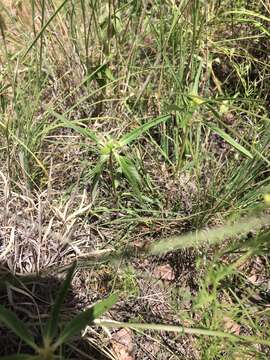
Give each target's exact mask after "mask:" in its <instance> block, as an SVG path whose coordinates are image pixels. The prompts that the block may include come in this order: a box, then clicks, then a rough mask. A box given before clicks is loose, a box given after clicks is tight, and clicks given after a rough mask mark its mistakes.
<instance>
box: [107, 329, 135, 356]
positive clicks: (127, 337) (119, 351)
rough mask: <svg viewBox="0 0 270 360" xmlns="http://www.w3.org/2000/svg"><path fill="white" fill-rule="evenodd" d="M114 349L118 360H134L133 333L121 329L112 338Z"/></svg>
mask: <svg viewBox="0 0 270 360" xmlns="http://www.w3.org/2000/svg"><path fill="white" fill-rule="evenodd" d="M111 343H112V349H113V351H114V353H115V355H116V356H117V359H118V360H134V358H133V356H132V353H133V349H134V344H133V333H132V330H130V329H121V330H119V331H117V332H116V333H115V334H114V335H113V337H112V341H111Z"/></svg>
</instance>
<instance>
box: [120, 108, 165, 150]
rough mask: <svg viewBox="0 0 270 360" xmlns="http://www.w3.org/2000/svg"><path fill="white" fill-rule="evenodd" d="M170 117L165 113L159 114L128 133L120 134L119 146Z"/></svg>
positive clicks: (126, 143)
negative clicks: (163, 114)
mask: <svg viewBox="0 0 270 360" xmlns="http://www.w3.org/2000/svg"><path fill="white" fill-rule="evenodd" d="M170 118H171V116H169V115H165V116H160V117H157V118H155V119H152V120H150V121H148V122H147V123H145V124H143V125H141V126H139V127H137V128H136V129H134V130H132V131H130V132H129V133H128V134H125V135H124V136H122V138H121V139H120V140H119V143H120V144H121V146H125V145H128V144H130V143H131V142H132V141H133V140H136V139H138V138H139V137H140V136H141V135H142V134H143V133H144V132H146V131H147V130H149V129H151V128H152V127H154V126H156V125H158V124H161V123H163V122H165V121H167V120H169V119H170Z"/></svg>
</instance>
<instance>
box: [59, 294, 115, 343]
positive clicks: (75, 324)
mask: <svg viewBox="0 0 270 360" xmlns="http://www.w3.org/2000/svg"><path fill="white" fill-rule="evenodd" d="M117 301H118V295H117V294H116V293H114V294H112V295H110V296H109V297H108V298H106V299H104V300H102V301H100V302H99V303H97V304H96V305H94V306H93V307H91V308H90V309H87V310H86V311H84V312H82V313H80V314H78V315H77V316H76V317H75V318H74V319H72V320H71V321H70V322H69V323H68V324H67V325H66V327H65V328H64V330H63V331H62V333H61V334H60V335H59V338H58V339H57V341H56V343H55V344H54V348H55V349H57V348H58V347H59V346H60V345H61V344H63V343H65V342H67V341H68V340H69V339H71V338H72V337H73V336H75V335H78V334H79V333H80V332H81V331H82V330H83V329H84V328H85V327H86V326H87V325H89V324H92V323H93V321H94V320H95V319H97V318H99V317H100V316H101V315H103V314H104V313H105V312H106V311H108V310H109V309H110V308H111V307H112V306H113V305H114V304H115V303H116V302H117Z"/></svg>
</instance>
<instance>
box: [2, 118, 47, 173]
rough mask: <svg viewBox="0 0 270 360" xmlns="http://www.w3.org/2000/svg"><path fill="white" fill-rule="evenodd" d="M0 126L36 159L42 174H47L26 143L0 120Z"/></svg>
mask: <svg viewBox="0 0 270 360" xmlns="http://www.w3.org/2000/svg"><path fill="white" fill-rule="evenodd" d="M0 126H1V127H2V128H3V130H4V131H8V134H9V135H10V137H12V138H13V139H14V140H15V141H16V142H17V143H18V144H20V145H21V146H22V147H23V148H24V149H25V150H26V151H27V152H28V153H29V154H30V155H31V156H32V157H33V159H34V160H35V161H36V163H37V165H38V166H39V167H40V168H41V169H42V171H43V172H44V174H45V175H46V176H48V173H47V170H46V169H45V167H44V165H43V164H42V162H41V161H40V160H39V159H38V158H37V156H36V155H35V154H34V153H33V152H32V151H31V150H30V149H29V147H28V146H27V145H25V143H24V142H23V141H22V140H20V139H19V138H18V137H17V136H16V135H15V134H13V133H12V132H11V131H10V130H9V129H7V128H6V126H5V124H3V123H2V122H0Z"/></svg>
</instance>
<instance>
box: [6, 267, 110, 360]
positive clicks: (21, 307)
mask: <svg viewBox="0 0 270 360" xmlns="http://www.w3.org/2000/svg"><path fill="white" fill-rule="evenodd" d="M61 283H62V282H61V279H57V278H56V277H50V276H47V277H42V276H30V275H16V276H15V275H13V274H12V272H11V271H10V270H9V269H8V267H7V266H6V265H5V264H3V265H1V266H0V303H1V305H4V306H5V307H6V308H8V309H10V310H11V311H13V312H14V313H15V314H16V316H17V317H18V318H20V319H21V320H22V321H23V322H24V323H25V324H27V327H28V328H29V329H30V331H31V333H32V335H34V337H35V340H36V342H37V343H40V344H42V339H41V329H42V327H43V326H44V324H45V323H46V320H47V319H48V314H49V313H50V309H51V306H52V305H53V303H54V300H55V298H56V294H57V291H58V290H59V288H60V285H61ZM77 299H78V298H77V297H76V294H74V292H73V291H72V289H70V290H69V292H68V295H67V296H66V299H65V301H64V305H63V307H62V310H61V315H60V319H61V322H62V323H65V322H66V321H69V320H71V319H72V318H73V317H74V316H75V315H76V314H77V313H78V312H79V311H80V304H78V300H77ZM20 353H28V354H33V350H32V349H31V348H29V347H28V346H27V345H25V344H24V343H23V342H22V341H21V340H20V339H19V338H18V337H17V336H16V335H15V334H14V333H13V332H11V331H10V330H9V329H7V328H5V327H4V326H3V324H1V323H0V356H7V355H9V356H10V355H13V354H20ZM57 359H81V360H86V359H96V360H107V359H109V357H108V356H106V354H104V353H103V352H102V351H101V350H100V349H98V348H95V347H94V346H93V344H91V343H90V340H89V339H84V338H82V337H81V335H80V334H78V336H77V337H76V338H74V339H72V341H71V342H69V343H67V344H65V345H64V346H63V347H62V349H61V354H60V357H59V356H58V357H57Z"/></svg>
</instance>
